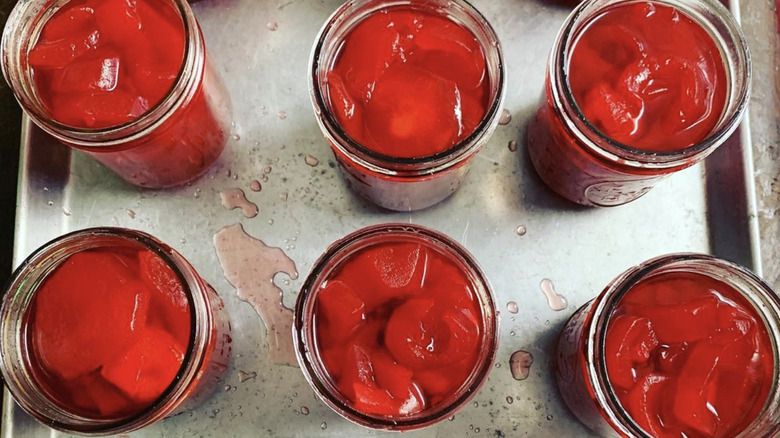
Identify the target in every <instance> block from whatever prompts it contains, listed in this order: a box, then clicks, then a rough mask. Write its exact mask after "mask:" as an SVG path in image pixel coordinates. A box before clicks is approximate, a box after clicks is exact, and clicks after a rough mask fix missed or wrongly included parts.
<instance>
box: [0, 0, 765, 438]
mask: <svg viewBox="0 0 780 438" xmlns="http://www.w3.org/2000/svg"><path fill="white" fill-rule="evenodd" d="M473 3H474V5H475V6H476V7H477V8H478V9H480V10H481V11H482V12H483V13H484V15H485V16H486V17H487V18H488V19H489V20H490V21H491V23H492V24H493V26H494V27H495V28H496V31H497V33H498V35H499V38H500V40H501V42H502V44H503V48H504V52H505V55H506V58H507V70H508V87H507V96H506V104H505V108H506V109H507V110H508V111H509V112H510V113H511V115H512V120H511V122H510V123H509V124H508V125H504V126H499V128H498V129H497V131H496V133H495V135H494V136H493V138H492V139H491V141H490V142H489V144H488V145H487V147H486V148H485V149H484V150H483V151H482V152H480V153H479V154H478V155H477V157H476V159H475V160H474V163H473V166H472V168H471V172H470V174H469V175H468V176H467V177H466V179H465V181H464V184H463V186H462V187H461V188H460V190H459V191H458V192H456V193H455V194H454V195H453V196H452V197H451V198H449V199H447V200H446V201H444V202H442V203H441V204H439V205H436V206H434V207H432V208H429V209H427V210H424V211H420V212H413V213H395V212H388V211H385V210H381V209H379V208H377V207H375V206H373V205H371V204H369V203H367V202H365V201H363V200H361V199H359V198H357V197H356V196H355V195H354V194H353V193H352V192H350V190H349V189H348V187H347V186H346V184H345V182H344V180H343V179H342V177H341V175H340V173H339V170H338V168H337V167H336V165H335V161H334V159H333V156H332V154H331V151H330V149H329V146H328V144H327V143H326V142H325V140H324V139H323V136H322V134H321V133H320V131H319V129H318V127H317V124H316V121H315V118H314V115H313V111H312V108H311V104H310V101H309V95H308V90H307V81H306V74H307V65H308V58H309V53H310V49H311V46H312V43H313V41H314V38H315V35H316V34H317V32H318V30H319V28H320V26H321V24H322V23H323V22H324V21H325V19H326V18H327V17H328V16H329V15H330V13H331V12H332V11H334V10H335V9H336V8H337V6H338V5H339V4H340V1H339V0H323V1H313V0H297V1H296V0H269V1H260V0H208V1H203V2H199V3H197V4H195V5H194V9H195V12H196V14H197V16H198V18H199V20H200V22H201V25H202V27H203V31H204V34H205V38H206V43H207V47H208V52H209V55H210V57H211V59H212V61H213V62H214V64H215V65H216V66H217V68H218V69H219V70H220V71H221V73H222V74H223V76H224V78H225V80H226V83H227V86H228V88H229V90H230V92H231V94H232V97H233V104H234V108H235V123H234V127H233V133H232V134H233V137H232V139H231V140H230V142H229V144H228V147H227V149H226V151H225V152H224V154H223V155H222V157H221V158H220V160H219V161H218V163H217V164H216V165H215V166H214V167H213V168H212V169H211V170H210V171H209V172H208V174H207V175H206V176H204V177H202V178H201V179H199V180H197V181H195V182H194V183H192V184H190V185H187V186H184V187H180V188H177V189H171V190H162V191H151V190H144V189H140V188H137V187H133V186H130V185H128V184H127V183H124V182H123V181H121V180H120V179H119V178H118V177H116V176H115V175H113V174H112V173H111V172H110V171H108V170H107V169H105V168H103V167H102V166H101V165H99V164H97V163H96V162H94V161H92V160H91V159H89V158H88V157H87V156H85V155H83V154H81V153H78V152H71V151H69V150H68V149H66V148H65V147H62V146H59V145H58V144H55V143H54V142H53V141H52V140H51V139H50V138H48V137H47V136H46V135H44V134H42V133H41V132H40V131H38V130H37V129H35V128H31V127H30V126H29V125H26V127H25V128H26V129H25V132H24V135H23V138H22V143H23V145H22V146H23V150H22V155H23V156H22V163H21V167H22V175H21V179H20V186H19V208H18V217H17V235H16V236H17V237H16V248H15V260H16V263H17V264H18V263H20V262H21V261H22V260H23V259H24V257H26V256H27V255H28V254H29V253H30V252H31V251H33V250H34V249H35V248H37V247H38V246H40V245H41V244H43V243H45V242H46V241H48V240H50V239H52V238H54V237H56V236H58V235H60V234H63V233H65V232H68V231H71V230H76V229H81V228H86V227H91V226H101V225H118V226H123V227H128V228H134V229H140V230H143V231H147V232H149V233H151V234H153V235H155V236H157V237H159V238H160V239H162V240H163V241H165V242H167V243H169V244H170V245H172V246H173V247H175V248H176V249H177V250H179V251H180V252H181V253H182V254H183V255H184V256H185V257H186V258H187V259H189V260H190V261H191V262H192V263H193V264H194V265H195V267H196V269H197V270H198V271H199V272H200V274H201V275H202V276H203V277H204V278H205V279H206V280H207V281H208V282H210V283H211V284H212V285H213V286H214V287H215V289H216V290H217V291H218V292H219V293H220V295H221V296H222V297H223V298H224V300H225V302H226V305H227V307H228V310H229V311H230V314H231V317H232V320H233V327H234V330H235V336H234V337H233V339H234V350H233V351H234V354H235V355H234V358H233V360H232V365H231V368H230V370H229V371H228V373H227V375H226V381H225V383H224V385H225V386H224V388H221V389H220V390H219V391H218V392H217V393H216V394H215V395H214V396H213V397H212V398H210V399H209V400H208V401H207V402H205V403H204V404H203V405H201V406H200V407H199V408H197V409H196V410H194V411H192V412H189V413H184V414H181V415H178V416H176V417H173V418H169V419H166V420H165V421H163V422H161V423H159V424H157V425H154V426H151V427H149V428H146V429H143V430H141V431H138V432H135V433H133V434H132V436H133V437H191V436H203V437H231V436H236V437H243V436H273V437H344V436H350V437H351V436H381V435H385V434H386V433H384V432H376V431H371V430H368V429H364V428H361V427H358V426H355V425H353V424H351V423H349V422H347V421H346V420H343V419H341V418H340V417H339V416H337V415H336V414H335V413H333V412H331V411H330V410H329V408H327V407H326V406H325V405H324V404H323V403H321V402H319V401H318V400H317V399H316V397H315V396H314V394H313V392H312V390H311V389H310V388H309V386H308V384H307V383H306V381H305V380H304V378H303V375H302V373H301V371H300V370H299V369H298V368H297V367H290V366H280V365H274V364H273V363H272V362H271V361H270V359H269V354H268V349H267V346H266V341H265V340H266V333H265V329H264V327H263V323H262V321H261V320H260V318H259V317H258V315H257V313H256V312H255V310H254V309H253V308H252V306H250V305H249V304H248V303H246V302H244V301H241V300H240V299H239V298H238V296H237V294H236V290H235V289H234V288H233V287H232V286H231V284H230V283H229V282H228V281H227V280H226V278H225V275H224V273H223V272H222V269H221V267H220V264H219V260H218V258H217V254H216V251H215V247H214V243H213V237H214V235H215V234H216V233H217V232H218V231H219V230H221V229H223V228H224V227H227V226H231V225H234V224H236V223H240V224H242V226H243V228H244V229H245V230H246V232H247V233H248V234H250V235H252V236H254V237H256V238H258V239H261V240H262V241H264V242H265V243H266V244H267V245H269V246H272V247H279V248H281V249H282V250H284V252H285V253H286V254H287V255H288V256H289V257H290V258H291V259H292V260H293V261H294V262H295V264H296V267H297V270H298V272H299V273H300V276H298V277H297V278H295V279H293V278H291V277H289V276H287V275H286V274H278V275H277V276H276V284H277V285H278V286H279V287H280V288H281V289H282V290H283V294H284V303H285V304H286V305H287V306H288V307H292V306H293V303H294V300H295V298H296V295H297V291H298V290H299V288H300V286H301V284H302V282H303V280H304V279H305V277H306V275H307V274H308V272H309V269H310V267H311V265H312V263H313V262H314V261H315V259H316V258H317V257H318V256H319V255H320V254H321V253H322V252H323V251H324V250H325V249H326V248H327V246H328V245H329V244H330V243H331V242H333V241H334V240H336V239H338V238H341V237H343V236H344V235H346V234H348V233H350V232H352V231H354V230H356V229H358V228H361V227H363V226H366V225H370V224H376V223H381V222H411V223H417V224H422V225H425V226H429V227H432V228H435V229H437V230H440V231H442V232H444V233H446V234H448V235H449V236H451V237H453V238H455V239H456V240H458V241H459V242H461V243H462V244H463V245H465V246H466V247H467V248H468V249H469V250H470V251H471V252H472V253H473V254H474V256H475V257H476V259H477V260H478V261H479V262H480V264H481V265H482V267H483V268H484V270H485V272H486V274H487V275H488V277H489V278H490V281H491V282H492V285H493V287H494V290H495V294H496V298H497V302H498V303H499V306H500V310H501V321H500V338H501V339H500V348H499V351H498V356H497V361H496V364H495V368H494V369H493V371H492V372H491V374H490V376H489V380H488V382H487V384H486V385H485V387H484V388H483V389H482V390H481V391H480V392H479V394H477V396H476V397H475V399H474V401H473V403H470V404H469V405H467V406H466V407H464V408H463V409H462V410H461V411H460V412H459V413H458V414H457V415H455V417H454V419H450V420H445V421H443V422H442V423H440V424H438V425H435V426H432V427H429V428H426V429H423V430H420V431H416V432H411V433H405V434H404V436H409V437H418V436H419V437H433V436H452V437H460V436H486V437H503V436H507V437H514V436H518V437H520V436H530V437H584V436H591V435H589V433H588V432H587V430H586V429H585V428H584V427H583V426H581V425H580V424H579V423H578V422H577V421H576V420H575V419H574V418H573V417H572V416H571V415H570V413H569V412H568V411H567V409H566V407H565V406H564V405H563V403H562V401H561V398H560V396H559V394H558V390H557V387H556V385H555V382H554V379H553V373H552V372H551V360H552V352H553V350H554V344H555V340H556V337H557V335H558V332H559V330H560V329H561V327H562V325H563V324H564V322H565V321H566V319H567V318H568V317H569V316H570V315H571V314H572V313H573V312H574V311H575V310H576V309H577V308H578V307H580V306H581V305H583V304H585V303H586V302H587V301H589V300H590V299H591V298H592V297H593V296H595V295H596V294H597V293H598V292H600V291H601V289H602V288H603V287H604V286H605V285H606V284H607V282H609V281H610V280H611V279H612V278H613V277H614V276H616V275H617V274H618V273H620V272H622V271H623V270H625V269H626V268H628V267H630V266H632V265H634V264H637V263H639V262H641V261H643V260H645V259H648V258H651V257H654V256H657V255H661V254H665V253H670V252H677V251H698V252H708V253H714V254H715V255H718V256H721V257H725V258H728V259H731V260H734V261H736V262H738V263H741V264H743V265H746V266H748V267H751V268H754V269H756V270H758V269H760V266H759V265H758V262H755V261H754V260H756V259H757V257H756V256H757V239H756V238H755V236H756V233H755V229H756V226H755V212H754V207H753V204H754V202H753V195H752V184H750V183H748V178H746V175H752V170H751V168H750V143H749V139H748V135H747V133H746V130H745V129H743V130H741V131H739V132H737V134H735V136H734V137H733V138H732V141H730V142H729V143H727V144H726V145H724V146H723V147H721V148H720V149H719V150H718V151H717V152H716V153H715V154H714V155H713V156H711V157H710V158H709V159H708V160H707V161H706V162H705V163H704V164H701V165H697V166H694V167H693V168H690V169H688V170H685V171H683V172H680V173H679V174H676V175H673V176H672V177H670V178H668V179H667V180H665V181H664V182H662V183H660V184H659V185H658V186H657V187H656V188H655V189H653V190H652V191H651V192H650V193H649V194H648V195H646V196H645V197H643V198H641V199H639V200H637V201H635V202H633V203H631V204H628V205H625V206H621V207H618V208H614V209H588V208H580V207H576V206H574V205H573V204H571V203H569V202H567V201H564V200H563V199H561V198H558V197H557V196H555V195H554V194H553V193H552V192H551V191H550V190H549V189H547V188H546V187H545V186H544V184H543V183H542V182H541V181H540V180H539V178H538V177H537V176H536V174H535V173H534V171H533V169H532V167H531V164H530V160H529V159H528V157H527V154H526V152H525V148H524V131H525V128H524V126H525V124H526V123H527V121H528V120H529V118H530V116H531V114H532V112H533V111H534V109H535V107H536V104H537V100H538V97H539V96H540V94H541V91H542V86H543V81H544V64H545V61H546V59H547V55H548V51H549V49H550V47H551V46H552V44H553V40H554V38H555V35H556V33H557V31H558V28H559V27H560V25H561V23H562V22H563V21H564V19H565V17H566V16H567V15H568V13H569V10H570V9H569V8H570V6H565V3H567V2H557V1H556V2H554V1H547V0H501V1H498V0H474V1H473ZM510 141H516V142H517V143H518V144H519V148H518V149H517V150H516V151H511V150H510V148H509V147H508V145H509V143H510ZM255 180H257V181H259V182H260V183H261V185H262V190H261V191H259V192H256V191H252V190H250V186H251V185H252V182H253V181H255ZM237 187H238V188H242V189H243V190H244V192H245V193H246V195H247V198H248V199H249V200H250V201H252V202H255V203H256V204H257V205H258V207H259V214H258V215H257V216H256V217H253V218H247V217H245V216H244V215H243V214H242V212H241V210H239V209H236V210H228V209H226V208H225V207H223V206H222V204H221V200H220V192H222V191H225V190H228V189H231V188H237ZM521 226H522V227H525V230H526V232H525V234H523V233H520V232H518V227H521ZM544 279H549V280H551V281H552V284H553V285H554V287H555V289H556V290H557V292H558V293H560V294H561V295H563V296H564V297H565V298H566V299H567V301H568V304H569V305H568V307H567V308H566V309H564V310H562V311H554V310H552V309H551V308H550V306H548V304H547V300H546V298H545V295H544V294H543V292H542V289H541V287H540V284H541V283H542V281H543V280H544ZM510 302H516V303H517V304H518V312H517V313H516V314H515V313H512V312H510V311H509V308H508V307H507V306H508V305H509V304H510ZM509 307H510V308H511V307H512V306H509ZM513 310H514V309H513ZM518 350H526V351H528V352H530V353H531V354H532V355H533V357H534V362H533V365H532V366H531V372H530V375H529V376H528V378H527V379H526V380H522V381H518V380H515V379H514V378H513V376H512V374H511V372H510V361H509V358H510V355H511V354H512V353H513V352H515V351H518ZM6 395H7V394H6ZM3 414H4V421H3V430H2V434H3V436H4V437H44V436H46V437H49V436H59V434H57V433H53V432H51V431H50V430H49V429H48V428H46V427H43V426H41V425H39V424H37V423H36V422H35V421H33V420H32V419H31V418H30V417H28V416H27V415H26V414H24V413H23V412H22V411H21V410H20V409H19V408H18V407H17V406H16V405H15V404H14V403H13V401H11V400H10V397H6V398H5V404H4V411H3Z"/></svg>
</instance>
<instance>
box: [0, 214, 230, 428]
mask: <svg viewBox="0 0 780 438" xmlns="http://www.w3.org/2000/svg"><path fill="white" fill-rule="evenodd" d="M94 251H101V254H103V255H106V254H108V255H109V256H111V257H115V256H116V255H119V256H122V257H125V258H123V259H122V260H128V259H127V255H128V254H140V253H141V252H143V253H145V254H147V255H152V254H153V256H154V257H155V260H157V261H158V263H164V266H166V267H167V269H170V271H169V272H170V273H171V275H175V277H176V278H175V279H174V280H173V281H175V282H177V283H178V284H179V285H180V286H181V289H177V291H179V290H180V291H181V292H178V293H182V294H183V296H186V300H187V303H186V308H187V309H188V313H189V315H188V316H185V318H188V319H189V340H188V343H187V344H186V345H183V346H182V347H183V349H184V351H183V352H182V359H181V365H180V367H179V369H178V371H176V373H175V377H174V378H173V380H172V381H171V382H170V383H169V384H167V387H165V389H164V390H163V391H162V393H161V394H159V395H158V396H156V397H155V398H154V399H153V400H152V401H151V402H144V404H143V405H135V404H132V403H131V406H132V407H133V409H135V408H136V407H138V406H140V407H139V408H138V410H137V411H133V412H130V413H128V412H127V411H122V413H121V414H113V413H112V414H108V413H105V414H104V412H103V411H102V408H96V409H97V410H95V409H92V408H90V409H91V411H85V410H84V409H79V408H77V407H76V406H75V404H69V403H66V402H64V401H63V400H62V397H61V396H58V395H57V392H58V391H60V395H61V391H62V388H64V387H65V386H62V385H65V384H67V382H66V380H65V379H66V378H65V377H61V376H60V375H57V374H55V371H51V370H50V365H51V363H52V362H51V360H50V359H49V358H50V356H49V358H44V359H42V357H43V356H41V354H42V353H41V351H37V349H38V348H40V345H42V344H40V342H42V341H39V340H37V339H39V338H38V336H39V335H40V333H39V332H38V330H39V328H38V327H37V326H36V324H40V323H41V322H38V320H37V319H36V312H38V311H40V308H41V306H42V305H43V304H41V302H40V301H37V300H36V297H37V296H38V294H40V293H41V291H42V290H44V289H45V288H47V287H48V284H47V280H48V279H51V278H53V277H52V275H53V274H54V273H55V272H56V270H57V269H58V268H60V267H63V266H65V264H66V263H67V262H68V260H69V258H70V257H71V256H73V255H76V254H84V253H86V252H94ZM115 260H119V259H118V258H117V259H115ZM115 263H116V262H115ZM137 263H138V261H135V262H132V261H131V262H129V263H127V265H126V269H127V270H128V272H129V271H133V272H134V273H135V274H139V273H138V272H135V271H134V270H139V269H142V268H140V267H139V265H138V264H137ZM141 263H143V262H141ZM94 269H101V268H99V267H97V266H96V267H95V268H94ZM77 275H78V274H77ZM92 275H93V276H94V277H91V278H90V280H89V281H96V282H100V281H101V280H99V279H98V277H100V275H103V273H102V272H101V273H98V272H95V273H93V274H92ZM152 275H155V276H159V275H161V274H160V273H159V271H156V273H154V274H152ZM157 278H158V280H156V281H160V282H163V283H165V282H166V281H167V282H170V281H171V279H170V278H169V277H166V275H162V276H160V277H157ZM124 280H126V282H125V283H123V284H125V285H127V284H131V285H132V284H134V283H133V281H139V280H134V279H133V278H123V281H124ZM60 284H62V283H60ZM96 284H97V283H96ZM103 284H105V282H103ZM135 284H137V283H135ZM52 287H54V286H52ZM109 287H110V288H114V287H116V289H112V290H117V291H118V290H119V287H120V285H119V284H116V285H115V284H113V283H112V284H111V285H110V286H109ZM50 290H51V289H50ZM59 290H62V289H59ZM48 296H49V297H51V296H53V295H48ZM139 300H140V301H143V299H141V298H138V296H136V298H135V305H136V307H135V310H133V318H134V319H135V315H136V313H137V312H140V310H138V309H140V308H143V306H144V305H143V303H142V302H140V303H139ZM154 303H156V304H157V305H158V306H159V305H160V302H159V301H156V302H155V301H153V302H152V304H154ZM183 304H184V303H179V302H176V306H181V305H183ZM139 306H140V307H139ZM49 307H51V305H50V306H49ZM150 308H151V306H150ZM55 310H56V309H55ZM70 310H73V309H70ZM93 310H94V309H93ZM62 311H63V312H64V311H66V309H62ZM104 311H105V312H109V314H110V315H115V312H113V310H112V309H110V308H106V309H104ZM151 312H152V310H149V313H148V314H147V315H149V314H151ZM168 316H170V314H168ZM89 317H90V315H81V316H79V318H81V319H82V320H88V318H89ZM0 318H1V319H0V334H1V335H2V337H1V338H0V371H2V376H3V379H4V380H5V384H6V386H7V387H8V389H9V391H10V392H11V395H12V396H13V398H14V400H15V401H16V402H17V403H18V404H19V406H20V407H21V408H22V409H23V410H25V411H26V412H27V413H28V414H30V415H31V416H32V417H34V418H35V419H36V420H38V421H40V422H41V423H42V424H45V425H46V426H48V427H52V428H54V429H57V430H61V431H64V432H68V433H76V434H81V435H93V436H97V435H111V434H120V433H130V432H132V431H134V430H137V429H140V428H142V427H145V426H148V425H150V424H153V423H155V422H157V421H160V420H162V419H163V418H166V417H169V416H172V415H175V414H177V413H181V412H184V411H187V410H189V409H191V408H193V407H195V406H196V405H198V404H199V403H201V402H202V401H203V400H204V399H206V398H207V397H208V396H210V395H211V394H212V393H213V391H214V390H215V389H216V388H217V387H218V386H219V383H220V381H221V379H222V377H223V375H224V373H225V371H226V370H227V368H228V365H229V362H230V355H231V349H232V339H231V327H230V321H229V317H228V315H227V311H226V310H225V306H224V304H223V302H222V299H221V298H220V297H219V296H218V295H217V293H216V292H215V291H214V289H212V287H211V286H209V284H208V283H206V282H205V281H204V280H203V279H202V278H201V277H200V276H199V275H198V273H197V272H195V269H194V268H193V267H192V265H190V264H189V263H188V262H187V260H185V259H184V257H182V256H181V255H180V254H179V253H178V252H176V251H175V250H173V249H171V248H170V247H169V246H167V245H165V244H164V243H162V242H160V241H159V240H157V239H156V238H154V237H152V236H150V235H148V234H146V233H143V232H139V231H134V230H128V229H123V228H90V229H85V230H81V231H76V232H73V233H70V234H66V235H64V236H61V237H59V238H57V239H54V240H52V241H51V242H49V243H47V244H45V245H43V246H42V247H41V248H39V249H38V250H36V251H35V252H34V253H33V254H32V255H30V256H29V257H28V258H27V259H26V260H25V261H24V262H22V264H21V266H19V268H18V269H17V270H16V271H15V272H14V274H13V276H12V277H11V279H10V281H9V283H8V285H7V287H6V289H5V295H4V298H3V302H2V308H0ZM147 318H149V316H147ZM166 321H167V322H166ZM183 321H185V323H184V325H183V326H182V327H184V329H185V330H186V327H187V323H186V319H184V320H183ZM134 323H135V321H134ZM134 323H131V325H130V327H137V325H135V326H133V325H132V324H134ZM149 324H151V323H150V322H148V321H147V323H145V324H144V325H146V326H148V325H149ZM155 324H158V325H159V324H160V321H159V319H158V320H157V321H156V322H155ZM162 324H163V325H165V324H170V320H165V319H163V320H162ZM168 327H170V325H168ZM40 330H44V329H42V328H40ZM103 330H104V331H110V330H112V329H110V328H107V327H103ZM158 332H159V330H158V331H155V332H154V333H158ZM111 333H114V332H113V331H112V332H111ZM150 333H151V332H150ZM171 333H172V332H171ZM184 333H186V331H185V332H184ZM67 334H69V332H68V333H66V335H67ZM111 336H113V335H111ZM171 336H173V335H172V334H169V335H168V337H167V338H165V337H163V338H161V337H160V336H157V335H155V338H156V339H158V340H159V339H173V338H171ZM66 340H67V339H65V340H64V341H63V343H66V342H65V341H66ZM36 342H37V343H38V344H37V345H38V346H37V347H36ZM74 342H77V341H74ZM80 345H81V344H80ZM137 345H142V344H137ZM93 348H98V347H94V346H93ZM139 348H141V351H147V352H148V351H157V352H158V353H159V352H160V349H159V348H156V347H155V346H154V344H153V345H152V346H149V344H146V346H142V347H139ZM155 348H156V349H155ZM167 348H172V347H163V349H164V350H167ZM84 349H85V350H89V349H90V347H89V346H85V347H84ZM130 351H132V350H127V353H126V354H128V355H130ZM128 357H131V355H130V356H125V358H124V359H122V360H121V361H120V362H119V363H120V364H133V363H134V362H133V360H132V359H128ZM142 360H143V359H142ZM152 360H157V358H152ZM60 363H61V361H60ZM106 366H107V365H106ZM155 369H159V367H158V368H155ZM103 371H105V366H104V367H103ZM101 373H102V371H101ZM101 375H102V374H101ZM149 378H158V377H157V375H156V374H155V375H152V377H147V379H149ZM79 379H81V378H79ZM79 381H81V380H79ZM91 381H92V380H90V382H91ZM110 381H111V382H112V383H113V384H116V383H115V382H116V380H110ZM125 384H126V383H125ZM139 384H143V382H140V383H139ZM163 384H165V382H163ZM79 385H81V383H80V384H79ZM106 385H108V386H106ZM103 386H105V387H106V388H109V387H111V386H110V385H109V384H107V383H103ZM79 387H80V388H81V390H80V391H81V395H80V396H78V397H80V398H79V400H81V399H83V398H84V397H85V396H86V397H96V396H94V395H85V394H87V393H89V394H93V392H89V391H87V390H86V389H84V388H85V387H83V386H79ZM58 388H59V389H58ZM95 388H97V387H95ZM66 391H69V390H66ZM100 391H101V392H94V394H109V395H107V396H106V397H107V398H106V400H105V403H107V404H108V405H111V403H113V401H112V400H116V397H117V395H115V394H117V392H116V391H119V389H116V388H114V389H113V390H111V391H107V390H105V389H103V387H101V389H100ZM71 394H74V393H71ZM111 394H113V395H111ZM156 394H157V393H155V395H156ZM126 397H130V394H129V393H128V394H126ZM74 400H75V399H74ZM94 401H95V402H96V403H98V404H97V405H93V406H101V405H100V404H99V403H101V402H100V401H99V400H94ZM90 403H91V402H90ZM98 411H100V412H99V413H96V412H98Z"/></svg>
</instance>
